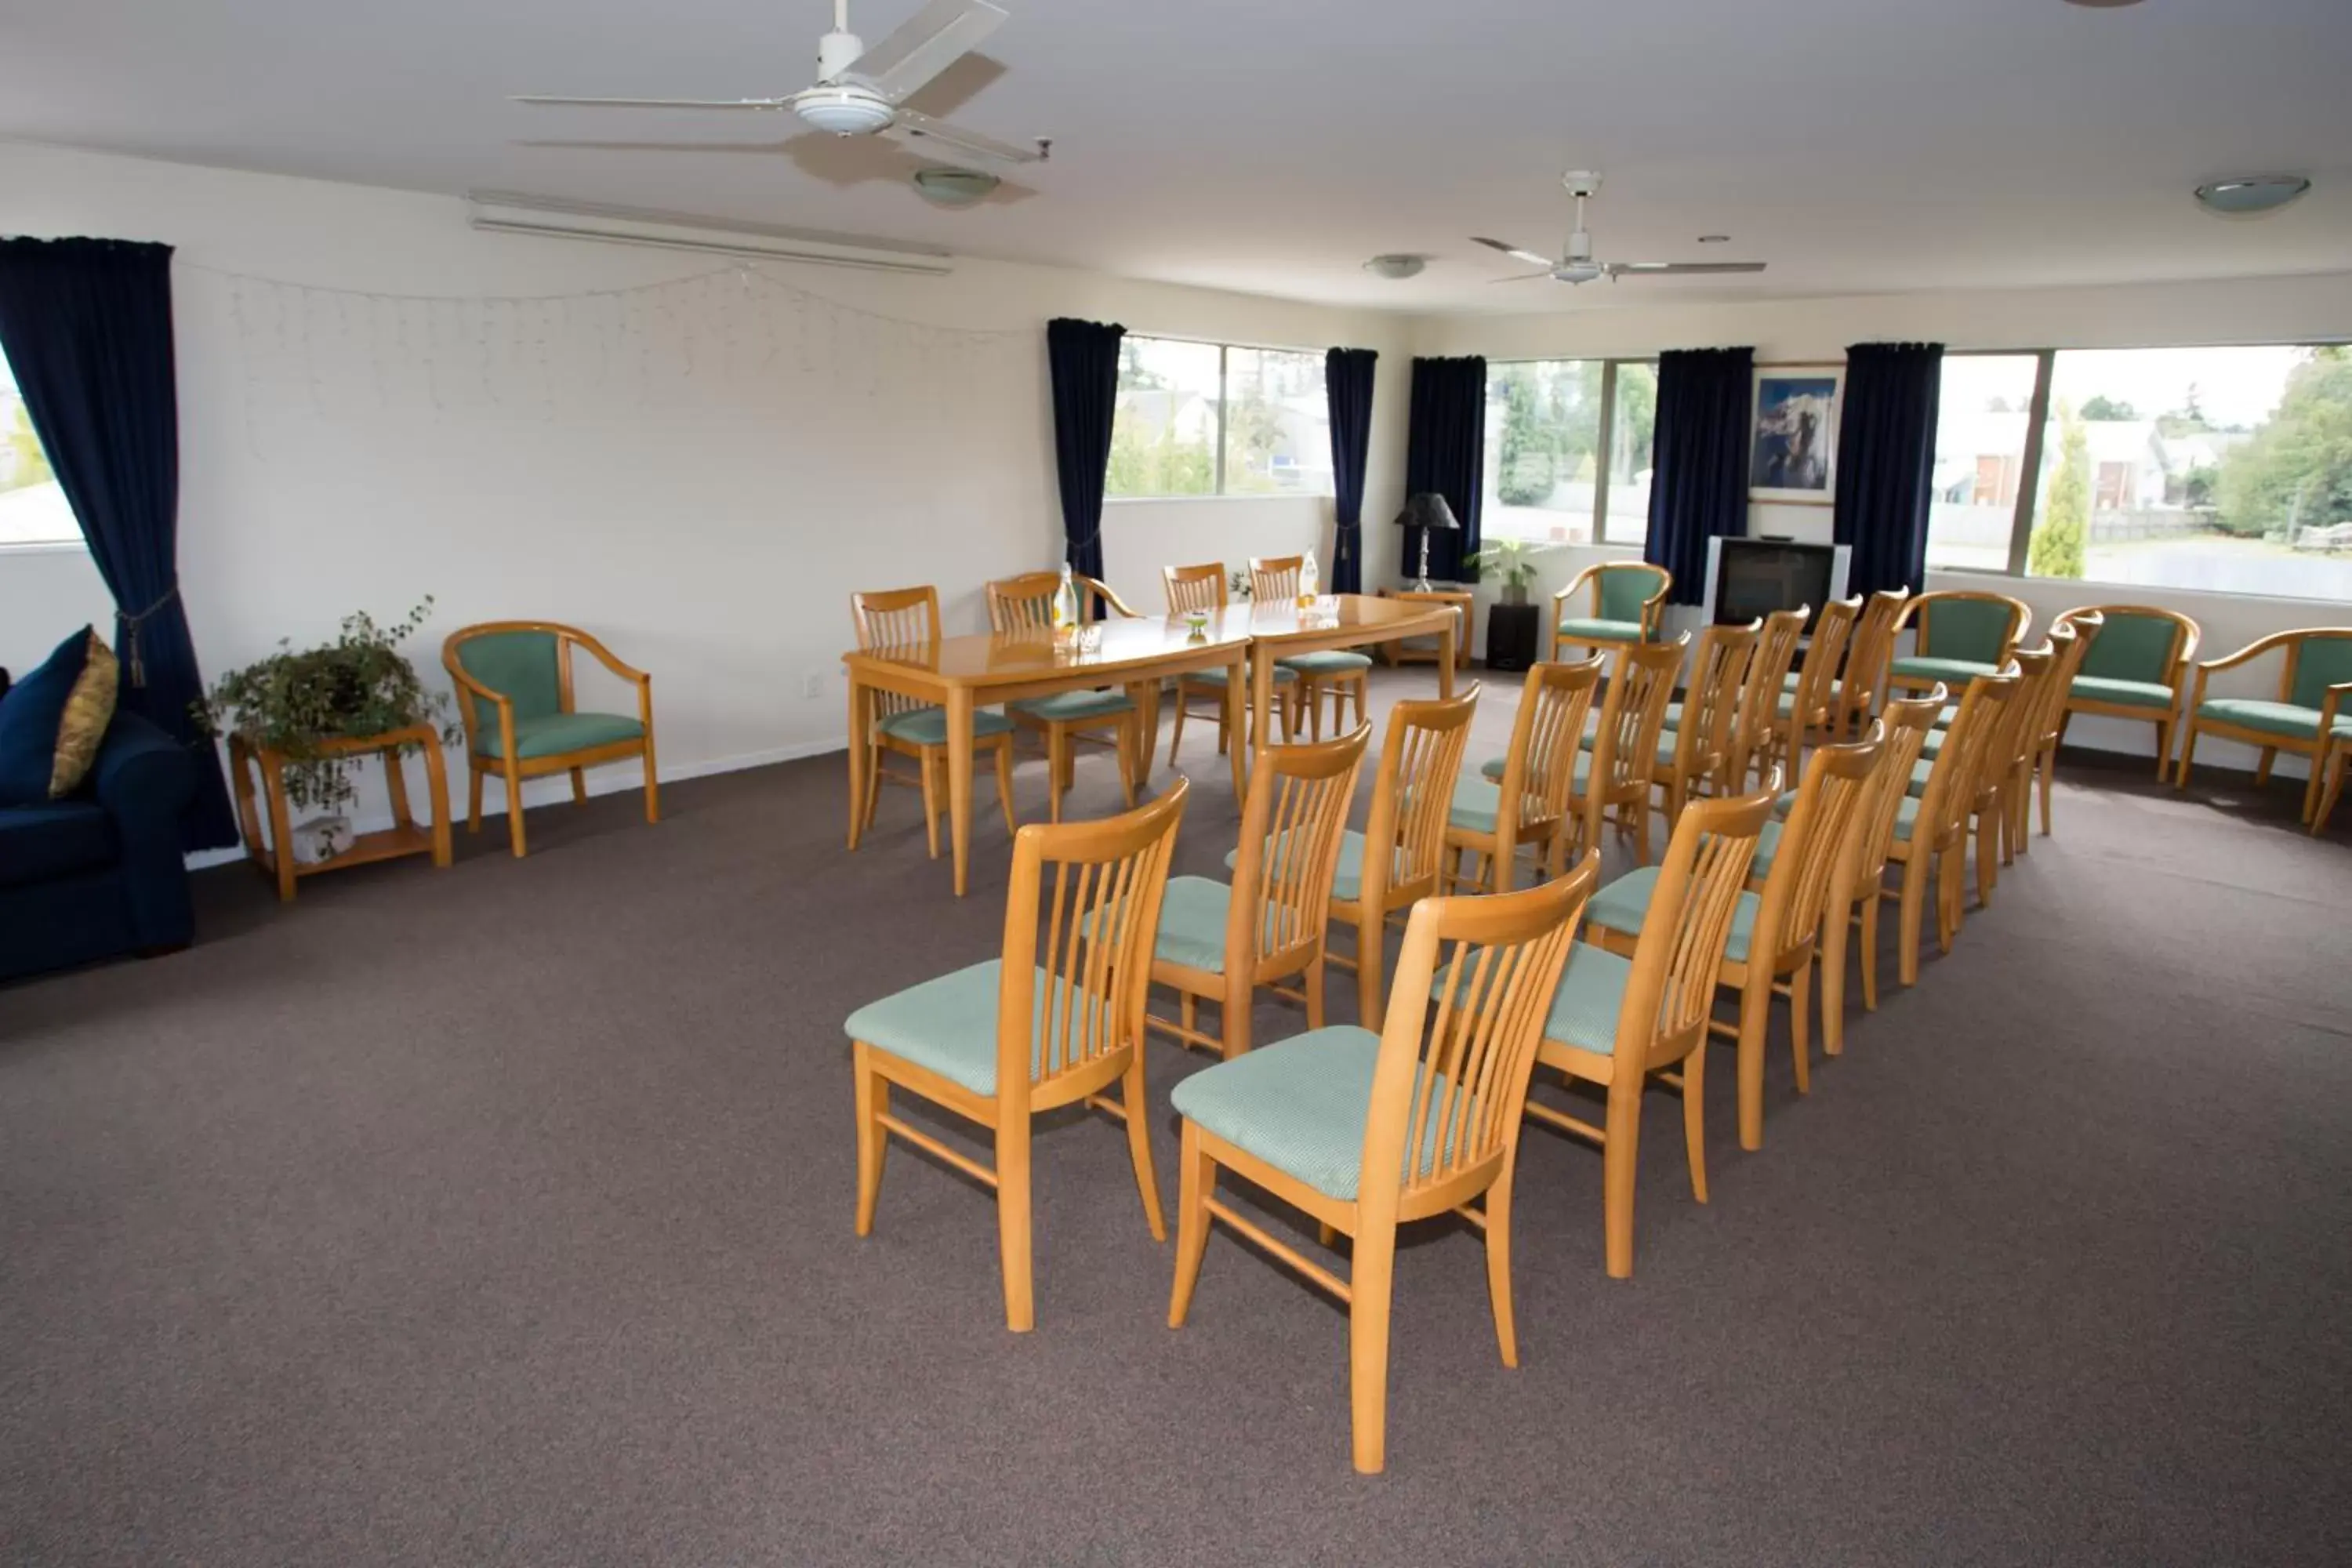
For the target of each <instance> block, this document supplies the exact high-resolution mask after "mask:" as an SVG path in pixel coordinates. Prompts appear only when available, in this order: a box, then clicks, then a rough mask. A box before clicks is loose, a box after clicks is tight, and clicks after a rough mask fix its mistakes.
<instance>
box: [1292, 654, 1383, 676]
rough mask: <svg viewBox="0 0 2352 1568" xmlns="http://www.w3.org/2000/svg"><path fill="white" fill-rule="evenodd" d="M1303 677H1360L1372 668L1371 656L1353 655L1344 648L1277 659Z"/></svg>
mask: <svg viewBox="0 0 2352 1568" xmlns="http://www.w3.org/2000/svg"><path fill="white" fill-rule="evenodd" d="M1275 662H1276V664H1281V665H1286V666H1288V667H1289V668H1292V669H1295V670H1297V671H1298V673H1299V674H1301V675H1358V674H1361V673H1362V672H1363V671H1365V670H1367V669H1370V668H1372V661H1371V658H1370V656H1369V655H1367V654H1360V653H1352V652H1350V651H1349V650H1348V649H1346V648H1344V647H1329V648H1325V649H1324V650H1323V651H1322V652H1320V653H1301V654H1294V655H1292V656H1291V657H1290V658H1283V659H1276V661H1275Z"/></svg>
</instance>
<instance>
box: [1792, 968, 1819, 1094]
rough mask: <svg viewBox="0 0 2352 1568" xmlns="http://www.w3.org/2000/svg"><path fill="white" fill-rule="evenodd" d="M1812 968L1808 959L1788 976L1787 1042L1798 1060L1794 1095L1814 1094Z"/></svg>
mask: <svg viewBox="0 0 2352 1568" xmlns="http://www.w3.org/2000/svg"><path fill="white" fill-rule="evenodd" d="M1812 1027H1813V965H1812V961H1811V959H1808V960H1806V961H1805V962H1804V963H1801V964H1799V965H1798V966H1797V973H1794V974H1792V975H1790V976H1789V1043H1790V1046H1791V1047H1793V1049H1794V1054H1795V1056H1796V1058H1797V1092H1798V1093H1799V1094H1811V1093H1812V1092H1813V1062H1812V1056H1813V1040H1812Z"/></svg>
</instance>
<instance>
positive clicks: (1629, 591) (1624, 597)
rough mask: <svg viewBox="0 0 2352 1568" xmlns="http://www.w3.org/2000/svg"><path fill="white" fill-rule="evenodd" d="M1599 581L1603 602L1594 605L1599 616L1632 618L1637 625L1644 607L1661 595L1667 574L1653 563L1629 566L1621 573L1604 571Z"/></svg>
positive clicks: (1627, 619) (1604, 617) (1612, 618)
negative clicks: (1660, 590) (1659, 591)
mask: <svg viewBox="0 0 2352 1568" xmlns="http://www.w3.org/2000/svg"><path fill="white" fill-rule="evenodd" d="M1596 581H1597V582H1598V583H1599V584H1600V603H1599V604H1598V605H1596V606H1595V608H1596V609H1597V610H1598V612H1599V616H1598V618H1599V619H1601V620H1604V621H1631V622H1633V625H1634V626H1636V627H1637V628H1638V627H1639V626H1641V624H1642V606H1643V605H1646V604H1648V603H1649V602H1650V601H1651V600H1652V599H1654V598H1656V597H1657V596H1658V590H1659V589H1660V588H1663V587H1664V586H1665V583H1666V574H1665V573H1664V572H1663V571H1661V570H1659V569H1658V568H1657V567H1654V566H1640V567H1628V568H1627V569H1625V570H1624V571H1622V572H1603V573H1601V574H1600V576H1599V577H1598V578H1597V579H1596Z"/></svg>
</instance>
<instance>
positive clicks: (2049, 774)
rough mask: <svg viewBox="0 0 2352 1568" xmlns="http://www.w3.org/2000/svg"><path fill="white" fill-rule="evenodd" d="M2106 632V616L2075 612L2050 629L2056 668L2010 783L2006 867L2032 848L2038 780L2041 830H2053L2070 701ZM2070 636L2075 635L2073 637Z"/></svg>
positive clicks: (2043, 691) (2004, 849)
mask: <svg viewBox="0 0 2352 1568" xmlns="http://www.w3.org/2000/svg"><path fill="white" fill-rule="evenodd" d="M2105 630H2106V617H2105V616H2103V615H2101V614H2100V613H2099V612H2098V611H2096V610H2077V611H2074V612H2072V613H2071V614H2068V615H2063V616H2059V617H2058V620H2057V622H2056V624H2054V625H2053V626H2052V627H2051V628H2050V640H2051V641H2052V642H2053V643H2055V644H2057V646H2058V668H2056V669H2054V670H2053V671H2052V672H2051V674H2050V679H2047V680H2045V681H2043V682H2042V688H2041V689H2040V690H2039V691H2038V692H2036V693H2035V698H2034V705H2033V721H2032V723H2031V724H2029V725H2028V726H2027V727H2026V736H2025V740H2026V754H2025V755H2024V756H2023V757H2022V758H2021V759H2019V762H2018V775H2017V778H2016V780H2015V782H2014V783H2013V784H2012V785H2011V798H2010V807H2009V820H2008V823H2007V824H2006V826H2005V831H2006V832H2007V834H2008V837H2007V838H2006V839H2005V840H2004V841H2003V842H2002V845H2001V859H2002V861H2003V862H2004V863H2006V862H2007V861H2009V860H2011V858H2014V857H2015V856H2017V855H2022V854H2024V853H2025V852H2026V849H2027V847H2029V840H2030V837H2031V835H2030V833H2029V831H2028V829H2029V828H2030V826H2032V809H2033V794H2034V784H2035V781H2036V780H2037V779H2038V780H2039V781H2040V783H2041V793H2042V833H2043V834H2044V835H2045V836H2046V835H2047V834H2048V833H2049V831H2050V794H2051V786H2052V784H2053V781H2054V779H2055V777H2056V775H2057V773H2058V745H2059V742H2061V741H2062V740H2063V739H2064V737H2065V733H2066V698H2067V694H2068V693H2069V692H2071V691H2073V690H2074V682H2075V680H2076V679H2079V677H2080V675H2081V672H2082V668H2083V661H2084V659H2086V658H2089V657H2090V653H2091V650H2092V649H2093V648H2095V647H2098V646H2099V638H2100V637H2102V636H2103V635H2105ZM2068 633H2072V634H2073V636H2072V637H2068V636H2067V634H2068Z"/></svg>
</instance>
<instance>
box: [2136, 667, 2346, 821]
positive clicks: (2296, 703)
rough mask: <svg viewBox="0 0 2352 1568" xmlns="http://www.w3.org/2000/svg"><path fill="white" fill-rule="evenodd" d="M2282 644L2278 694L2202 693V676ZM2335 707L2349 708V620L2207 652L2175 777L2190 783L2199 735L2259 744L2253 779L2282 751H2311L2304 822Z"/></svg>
mask: <svg viewBox="0 0 2352 1568" xmlns="http://www.w3.org/2000/svg"><path fill="white" fill-rule="evenodd" d="M2279 651H2284V653H2285V655H2286V658H2285V660H2284V663H2283V664H2282V665H2281V666H2280V667H2279V682H2278V698H2277V700H2274V701H2273V700H2259V699H2254V698H2246V697H2217V698H2212V699H2210V700H2209V699H2208V698H2207V697H2206V695H2205V679H2206V677H2208V676H2210V675H2212V674H2214V673H2215V672H2217V671H2220V670H2224V669H2234V668H2237V667H2238V666H2240V665H2242V664H2249V663H2252V661H2253V660H2255V659H2258V658H2262V657H2263V655H2264V654H2268V653H2273V652H2279ZM2338 710H2344V711H2345V712H2346V713H2347V716H2352V626H2305V627H2302V628H2300V629H2298V630H2295V631H2287V632H2273V633H2272V634H2271V635H2270V636H2268V637H2256V638H2255V639H2254V640H2253V641H2252V642H2250V643H2248V644H2247V645H2246V646H2245V647H2242V648H2240V649H2239V650H2238V651H2237V652H2235V653H2233V654H2228V655H2225V656H2224V657H2222V658H2209V659H2206V660H2204V661H2202V662H2201V663H2200V664H2199V665H2198V666H2197V679H2196V681H2195V683H2194V684H2193V685H2191V686H2190V687H2189V729H2188V732H2187V733H2186V734H2184V735H2183V736H2182V737H2181V740H2180V774H2179V778H2178V779H2176V780H2175V781H2174V782H2175V784H2177V785H2178V786H2179V788H2182V789H2187V788H2188V787H2189V762H2190V759H2191V758H2193V757H2194V756H2195V755H2196V752H2197V737H2198V736H2200V735H2219V736H2221V738H2222V739H2223V740H2227V741H2240V742H2244V743H2245V744H2247V745H2249V746H2259V747H2261V748H2262V753H2263V755H2262V764H2261V766H2260V767H2259V768H2258V769H2257V770H2256V771H2255V773H2254V782H2255V783H2256V784H2269V783H2270V782H2271V764H2272V763H2274V762H2276V761H2277V760H2278V754H2279V753H2280V752H2288V753H2289V754H2291V755H2294V756H2298V757H2308V758H2309V759H2311V782H2310V783H2309V784H2305V786H2304V791H2303V817H2302V820H2304V821H2305V822H2309V821H2310V820H2311V819H2312V817H2313V816H2314V815H2315V808H2316V807H2317V805H2318V802H2319V792H2320V772H2321V768H2320V764H2321V763H2322V762H2323V761H2324V760H2325V758H2324V757H2323V755H2322V753H2323V752H2325V750H2326V742H2327V741H2328V739H2329V737H2330V735H2331V734H2332V732H2333V731H2334V729H2335V726H2336V714H2337V712H2338Z"/></svg>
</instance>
